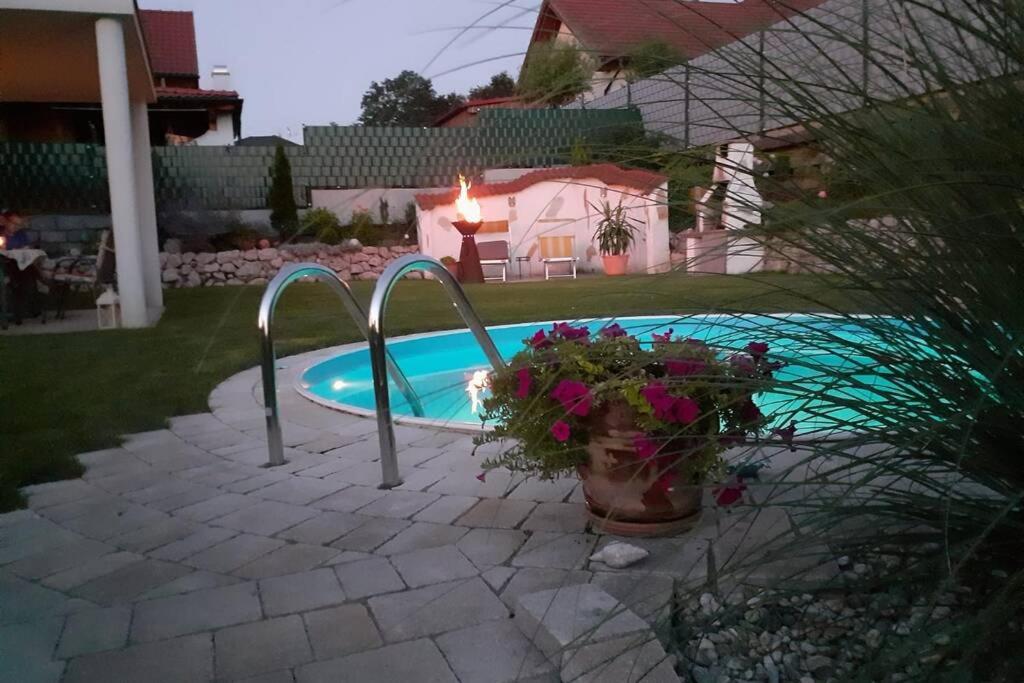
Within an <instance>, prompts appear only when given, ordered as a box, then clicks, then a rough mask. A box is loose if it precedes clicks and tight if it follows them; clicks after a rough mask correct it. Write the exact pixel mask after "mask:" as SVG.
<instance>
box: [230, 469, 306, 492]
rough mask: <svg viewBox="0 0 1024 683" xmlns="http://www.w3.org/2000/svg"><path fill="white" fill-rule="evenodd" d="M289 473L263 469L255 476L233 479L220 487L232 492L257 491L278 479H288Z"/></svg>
mask: <svg viewBox="0 0 1024 683" xmlns="http://www.w3.org/2000/svg"><path fill="white" fill-rule="evenodd" d="M290 476H291V475H289V474H286V473H284V472H275V471H273V470H271V471H269V472H268V471H264V472H262V473H261V474H257V475H256V476H255V477H249V478H248V479H240V480H239V481H233V482H231V483H230V484H225V485H224V486H223V487H222V488H223V489H224V490H225V491H233V492H234V493H251V492H253V491H258V490H259V489H262V488H265V487H267V486H270V485H271V484H276V483H277V482H279V481H284V480H285V479H288V478H289V477H290Z"/></svg>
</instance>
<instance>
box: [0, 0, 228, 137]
mask: <svg viewBox="0 0 1024 683" xmlns="http://www.w3.org/2000/svg"><path fill="white" fill-rule="evenodd" d="M135 13H136V21H137V25H138V26H139V28H140V30H141V31H140V32H141V44H140V47H141V49H142V51H143V53H144V55H145V57H146V59H147V60H148V66H149V73H150V78H151V79H152V85H153V88H154V91H155V93H156V101H154V102H150V103H149V106H148V109H149V132H150V143H151V144H153V145H157V146H162V145H173V144H198V145H230V144H232V143H233V142H234V141H235V140H237V139H238V138H239V137H240V136H241V129H242V103H243V101H242V98H241V97H239V95H238V92H236V91H235V90H233V89H232V88H231V86H230V74H229V72H228V71H227V69H226V68H225V67H215V68H214V70H213V73H212V74H211V77H210V84H211V85H212V86H213V87H212V88H210V89H204V88H201V87H200V86H199V77H200V74H199V57H198V52H197V47H196V31H195V20H194V18H193V15H192V12H178V11H165V10H136V11H135ZM47 99H49V100H50V101H45V102H41V101H38V100H34V101H31V102H18V101H5V102H2V103H0V140H10V141H14V142H78V143H95V144H102V143H103V142H104V140H105V135H104V130H103V115H102V109H101V106H100V103H99V102H96V103H90V102H81V101H79V100H80V99H81V98H79V97H78V96H77V93H70V92H69V93H68V94H67V95H66V97H65V96H62V95H61V93H59V92H53V93H52V94H51V95H50V97H49V98H47Z"/></svg>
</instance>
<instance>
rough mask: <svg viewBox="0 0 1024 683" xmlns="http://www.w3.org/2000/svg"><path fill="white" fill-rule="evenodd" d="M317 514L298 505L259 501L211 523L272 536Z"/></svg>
mask: <svg viewBox="0 0 1024 683" xmlns="http://www.w3.org/2000/svg"><path fill="white" fill-rule="evenodd" d="M317 514H318V512H317V511H316V510H314V509H311V508H308V507H302V506H300V505H289V504H287V503H278V502H275V501H272V500H261V501H259V502H257V503H256V504H255V505H249V506H247V507H245V508H244V509H242V510H239V511H237V512H232V513H231V514H229V515H225V516H224V517H220V518H218V519H215V520H213V521H212V522H211V524H215V525H217V526H226V527H228V528H229V529H236V530H238V531H245V532H248V533H251V534H260V535H262V536H272V535H273V534H276V533H277V532H279V531H284V530H285V529H287V528H288V527H292V526H295V525H296V524H299V523H300V522H304V521H306V520H307V519H309V518H310V517H315V516H316V515H317Z"/></svg>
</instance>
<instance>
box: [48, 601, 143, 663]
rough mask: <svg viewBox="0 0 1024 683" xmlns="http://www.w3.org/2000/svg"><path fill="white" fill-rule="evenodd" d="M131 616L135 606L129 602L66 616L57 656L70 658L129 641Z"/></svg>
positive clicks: (108, 648)
mask: <svg viewBox="0 0 1024 683" xmlns="http://www.w3.org/2000/svg"><path fill="white" fill-rule="evenodd" d="M131 620H132V608H131V607H129V606H127V605H126V606H122V607H107V608H103V609H90V610H82V611H81V612H76V613H75V614H72V615H70V616H69V617H68V618H67V623H66V624H65V625H64V632H63V633H62V634H61V637H60V645H59V646H58V647H57V654H56V657H57V658H58V659H71V658H72V657H77V656H79V655H84V654H89V653H91V652H103V651H105V650H117V649H118V648H122V647H124V645H125V643H127V642H128V626H129V624H130V623H131Z"/></svg>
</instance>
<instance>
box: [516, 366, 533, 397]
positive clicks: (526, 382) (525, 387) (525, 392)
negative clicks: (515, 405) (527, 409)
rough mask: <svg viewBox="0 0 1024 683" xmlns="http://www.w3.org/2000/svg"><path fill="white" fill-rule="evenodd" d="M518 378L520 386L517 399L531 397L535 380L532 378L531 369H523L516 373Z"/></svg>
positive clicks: (517, 389)
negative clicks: (531, 388) (531, 389)
mask: <svg viewBox="0 0 1024 683" xmlns="http://www.w3.org/2000/svg"><path fill="white" fill-rule="evenodd" d="M516 378H517V379H518V380H519V386H518V387H516V398H526V397H527V396H529V395H530V387H531V386H533V378H532V377H531V376H530V368H521V369H519V370H517V371H516Z"/></svg>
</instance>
